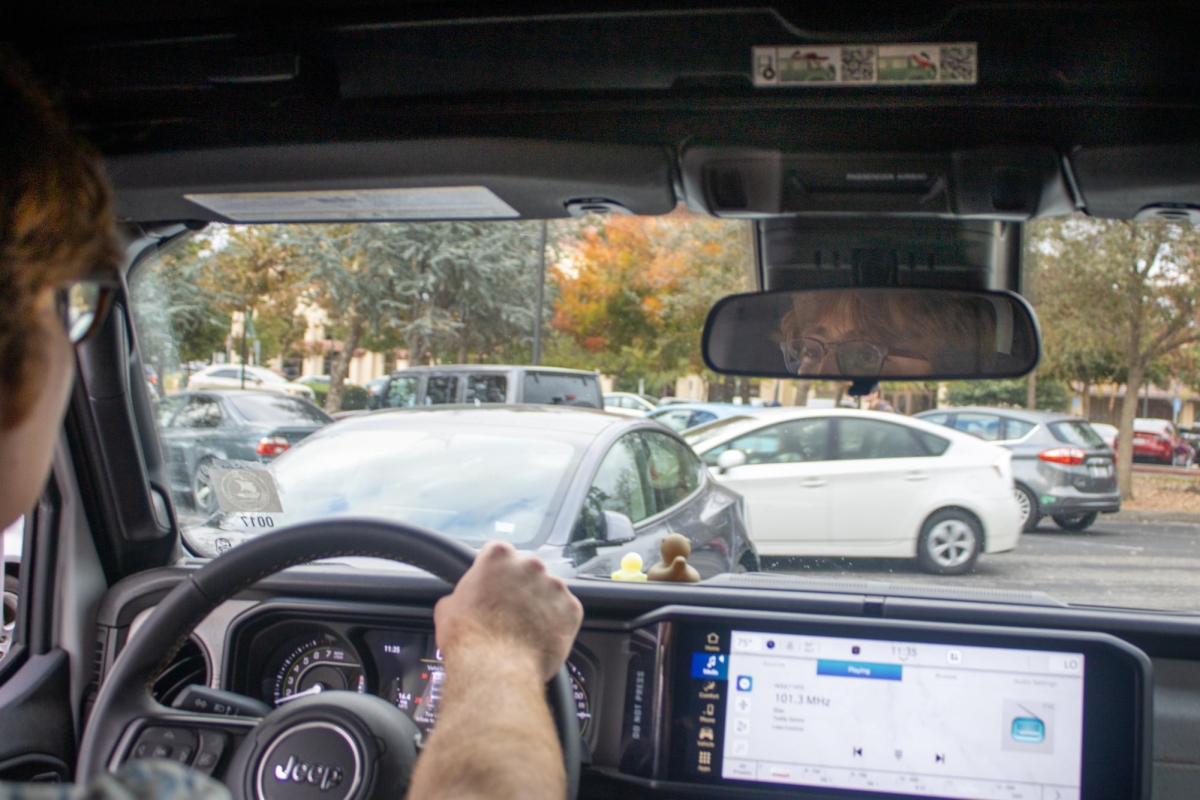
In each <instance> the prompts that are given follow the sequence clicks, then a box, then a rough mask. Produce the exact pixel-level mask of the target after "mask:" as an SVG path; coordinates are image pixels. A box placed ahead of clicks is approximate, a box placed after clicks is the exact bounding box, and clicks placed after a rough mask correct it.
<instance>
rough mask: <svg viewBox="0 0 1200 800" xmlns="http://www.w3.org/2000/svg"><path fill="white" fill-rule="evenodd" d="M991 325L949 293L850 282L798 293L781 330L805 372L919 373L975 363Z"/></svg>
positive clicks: (968, 368) (790, 355) (793, 365)
mask: <svg viewBox="0 0 1200 800" xmlns="http://www.w3.org/2000/svg"><path fill="white" fill-rule="evenodd" d="M982 311H986V309H982ZM994 327H995V326H994V324H993V323H992V322H991V317H990V315H989V314H985V313H981V307H979V306H978V305H976V304H974V303H970V302H967V301H964V300H963V299H961V298H958V297H956V296H954V295H952V294H950V293H946V294H941V293H937V292H926V291H911V290H886V289H884V290H874V291H871V290H861V289H845V290H828V291H812V292H799V293H797V294H796V295H795V296H794V299H793V301H792V305H791V308H789V309H788V310H787V312H786V313H785V314H784V315H783V318H782V319H781V320H780V324H779V330H778V332H777V333H776V337H777V338H778V340H779V341H780V343H781V344H782V345H783V348H784V356H785V359H787V362H788V368H789V369H790V370H792V371H793V372H796V373H797V374H800V375H827V376H839V375H840V376H845V377H856V376H861V377H884V378H886V377H889V376H912V377H915V376H920V375H931V374H936V373H943V374H970V373H973V372H976V371H978V370H979V369H980V367H981V365H980V364H979V363H978V359H979V358H980V354H981V353H985V352H986V351H987V348H984V347H982V346H980V345H981V343H984V342H987V341H988V337H989V335H991V336H992V338H994ZM992 349H994V348H992Z"/></svg>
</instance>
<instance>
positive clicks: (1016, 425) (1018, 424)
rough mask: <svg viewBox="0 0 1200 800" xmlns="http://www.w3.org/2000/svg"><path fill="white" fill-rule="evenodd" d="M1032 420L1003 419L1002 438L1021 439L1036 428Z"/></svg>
mask: <svg viewBox="0 0 1200 800" xmlns="http://www.w3.org/2000/svg"><path fill="white" fill-rule="evenodd" d="M1036 427H1037V425H1035V424H1034V423H1032V422H1026V421H1025V420H1023V419H1011V418H1006V419H1005V420H1004V438H1005V439H1022V438H1024V437H1026V436H1028V435H1029V433H1030V431H1032V430H1033V429H1034V428H1036Z"/></svg>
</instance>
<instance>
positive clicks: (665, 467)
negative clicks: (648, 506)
mask: <svg viewBox="0 0 1200 800" xmlns="http://www.w3.org/2000/svg"><path fill="white" fill-rule="evenodd" d="M642 439H643V440H644V441H645V442H646V454H647V466H648V471H649V474H650V494H651V496H652V497H653V498H654V513H656V514H657V513H659V512H661V511H666V510H667V509H668V508H671V507H672V506H674V505H676V504H678V503H679V502H680V501H682V500H683V499H684V498H686V497H687V496H688V495H690V494H691V493H692V492H694V491H696V489H697V488H698V487H699V486H700V460H699V459H698V458H697V457H696V454H695V453H694V452H692V450H691V448H689V447H688V446H687V445H685V444H684V443H683V442H680V441H678V440H677V439H674V438H672V437H671V436H668V435H666V434H663V433H653V432H649V431H644V432H643V433H642Z"/></svg>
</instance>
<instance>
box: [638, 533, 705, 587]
mask: <svg viewBox="0 0 1200 800" xmlns="http://www.w3.org/2000/svg"><path fill="white" fill-rule="evenodd" d="M658 552H659V553H661V554H662V561H660V562H658V563H657V564H655V565H654V566H653V567H651V568H650V569H648V570H647V571H646V577H647V578H648V579H650V580H652V581H673V582H674V583H699V582H700V573H699V572H697V571H696V568H695V567H693V566H692V565H691V564H689V563H688V562H687V559H688V556H690V555H691V554H692V543H691V542H689V541H688V539H687V537H686V536H683V535H682V534H678V533H672V534H669V535H668V536H667V537H666V538H665V539H663V540H662V542H661V543H660V544H659V545H658Z"/></svg>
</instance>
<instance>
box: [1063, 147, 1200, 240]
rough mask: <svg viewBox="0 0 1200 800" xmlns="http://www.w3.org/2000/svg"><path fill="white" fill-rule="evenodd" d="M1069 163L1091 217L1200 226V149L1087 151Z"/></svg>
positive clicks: (1105, 148)
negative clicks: (1199, 223)
mask: <svg viewBox="0 0 1200 800" xmlns="http://www.w3.org/2000/svg"><path fill="white" fill-rule="evenodd" d="M1070 160H1071V166H1072V168H1073V171H1074V177H1075V181H1076V183H1077V184H1078V186H1079V193H1080V195H1081V196H1082V198H1083V204H1084V207H1085V208H1086V209H1087V212H1088V213H1089V214H1091V215H1092V216H1093V217H1107V218H1110V219H1166V220H1175V221H1179V220H1191V221H1192V222H1200V144H1166V145H1147V146H1143V147H1094V148H1087V147H1085V148H1082V149H1080V150H1078V151H1076V152H1075V153H1074V154H1072V155H1071V159H1070Z"/></svg>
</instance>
